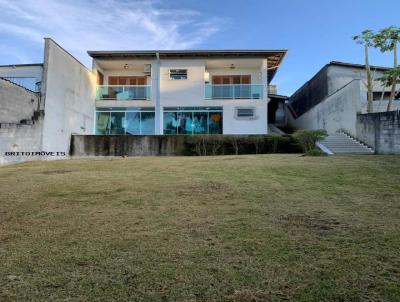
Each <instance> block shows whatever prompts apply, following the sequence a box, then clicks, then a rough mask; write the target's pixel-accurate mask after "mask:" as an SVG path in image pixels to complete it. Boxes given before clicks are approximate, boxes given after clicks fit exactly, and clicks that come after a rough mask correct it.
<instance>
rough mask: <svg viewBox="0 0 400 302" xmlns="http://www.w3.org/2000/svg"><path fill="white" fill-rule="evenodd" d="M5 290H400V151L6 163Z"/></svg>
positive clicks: (380, 294) (357, 294)
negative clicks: (393, 153) (399, 153)
mask: <svg viewBox="0 0 400 302" xmlns="http://www.w3.org/2000/svg"><path fill="white" fill-rule="evenodd" d="M0 188H1V190H0V301H246V302H247V301H282V300H283V301H286V300H289V301H307V302H309V301H399V300H400V196H399V195H400V157H396V156H347V157H344V156H343V157H339V156H338V157H300V156H298V155H253V156H220V157H144V158H121V159H110V160H104V159H101V160H70V161H55V162H31V163H23V164H18V165H14V166H6V167H1V168H0Z"/></svg>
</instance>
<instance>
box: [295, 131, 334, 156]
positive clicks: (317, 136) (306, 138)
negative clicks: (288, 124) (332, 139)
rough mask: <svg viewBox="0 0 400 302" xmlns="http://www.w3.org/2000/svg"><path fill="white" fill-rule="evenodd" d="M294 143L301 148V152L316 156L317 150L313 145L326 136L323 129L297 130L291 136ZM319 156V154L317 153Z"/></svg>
mask: <svg viewBox="0 0 400 302" xmlns="http://www.w3.org/2000/svg"><path fill="white" fill-rule="evenodd" d="M292 136H293V138H294V139H295V141H296V142H297V143H298V144H299V146H300V147H301V148H302V150H303V152H304V153H306V154H309V155H312V154H316V153H317V152H316V151H315V150H316V149H317V150H318V148H317V147H316V146H315V143H316V142H317V141H318V140H321V139H323V138H325V137H326V136H327V133H326V131H325V130H323V129H319V130H298V131H296V132H295V133H294V134H293V135H292ZM319 154H320V153H319Z"/></svg>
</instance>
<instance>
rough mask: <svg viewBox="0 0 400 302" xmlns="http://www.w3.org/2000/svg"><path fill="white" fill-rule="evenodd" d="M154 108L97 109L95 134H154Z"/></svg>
mask: <svg viewBox="0 0 400 302" xmlns="http://www.w3.org/2000/svg"><path fill="white" fill-rule="evenodd" d="M151 109H152V110H154V108H136V107H135V108H134V109H130V108H116V109H113V110H104V109H99V111H97V112H96V134H98V135H109V134H130V135H152V134H155V113H154V111H149V110H151Z"/></svg>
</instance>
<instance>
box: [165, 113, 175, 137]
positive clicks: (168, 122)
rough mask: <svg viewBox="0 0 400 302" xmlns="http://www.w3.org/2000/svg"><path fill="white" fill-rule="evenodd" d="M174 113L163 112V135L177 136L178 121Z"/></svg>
mask: <svg viewBox="0 0 400 302" xmlns="http://www.w3.org/2000/svg"><path fill="white" fill-rule="evenodd" d="M176 115H177V113H176V112H164V134H177V128H178V120H177V117H176Z"/></svg>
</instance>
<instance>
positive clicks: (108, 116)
mask: <svg viewBox="0 0 400 302" xmlns="http://www.w3.org/2000/svg"><path fill="white" fill-rule="evenodd" d="M88 53H89V55H90V56H91V57H92V58H93V66H92V67H91V68H87V67H86V66H85V65H83V64H82V63H81V62H79V61H78V60H77V59H76V58H75V57H73V56H72V55H71V54H70V53H69V52H68V51H66V50H65V49H64V48H63V47H62V46H60V45H59V44H57V43H56V42H55V41H54V40H52V39H51V38H45V45H44V56H43V62H42V63H39V64H29V65H7V66H0V91H1V92H2V93H0V109H1V110H0V154H4V152H20V151H21V152H22V151H29V152H38V151H49V152H50V151H51V152H53V151H55V152H59V153H65V154H67V153H68V152H69V150H70V146H71V137H72V135H75V134H77V135H79V134H81V135H82V134H83V135H94V134H95V135H180V134H189V135H196V134H265V133H267V132H268V114H270V116H271V118H270V120H271V122H273V123H274V122H275V121H273V118H274V117H275V115H274V112H275V111H276V110H277V108H278V107H279V106H278V105H281V104H280V103H279V104H278V102H279V99H277V98H276V92H273V89H270V94H269V97H270V98H271V99H272V101H270V99H269V98H268V93H267V92H268V88H272V87H270V86H271V85H270V82H271V80H272V79H273V77H274V75H275V73H276V72H277V70H278V68H279V66H280V64H281V62H282V60H283V58H284V56H285V54H286V50H182V51H178V50H173V51H172V50H163V51H161V50H160V51H89V52H88ZM27 83H28V84H29V85H26V84H27ZM268 106H269V107H270V110H268ZM276 116H278V114H277V115H276ZM10 159H11V160H14V159H15V158H14V157H13V158H11V157H8V158H4V157H3V156H2V155H0V163H1V162H6V161H9V160H10ZM25 159H26V157H24V158H19V159H18V160H25Z"/></svg>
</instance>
